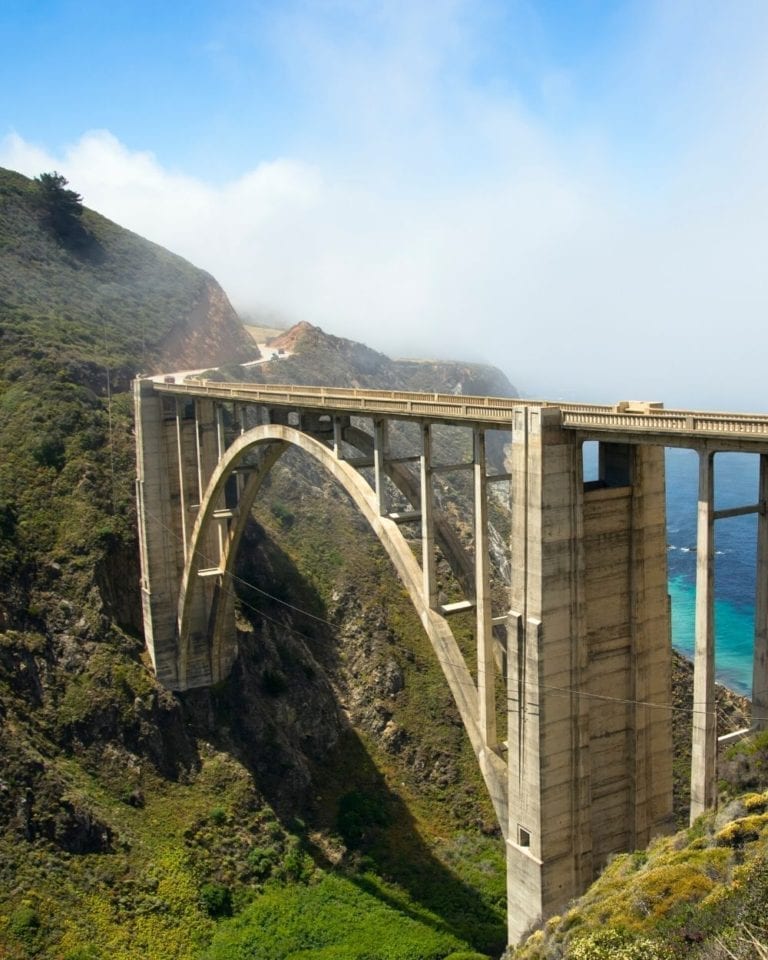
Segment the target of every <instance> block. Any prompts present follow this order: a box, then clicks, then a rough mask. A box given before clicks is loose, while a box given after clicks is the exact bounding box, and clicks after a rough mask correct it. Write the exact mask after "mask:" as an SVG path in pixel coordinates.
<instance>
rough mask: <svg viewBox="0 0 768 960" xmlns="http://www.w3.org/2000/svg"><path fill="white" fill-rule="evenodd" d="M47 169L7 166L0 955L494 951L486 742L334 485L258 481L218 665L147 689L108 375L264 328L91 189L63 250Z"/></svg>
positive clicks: (0, 190) (121, 427) (498, 871)
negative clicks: (97, 203) (480, 758)
mask: <svg viewBox="0 0 768 960" xmlns="http://www.w3.org/2000/svg"><path fill="white" fill-rule="evenodd" d="M37 190H38V188H37V186H36V185H35V184H34V183H33V182H32V181H29V180H26V179H25V178H23V177H21V176H19V175H17V174H13V173H10V172H3V173H2V174H1V175H0V203H1V204H2V206H0V444H2V449H3V451H4V456H3V460H2V463H0V535H1V536H2V540H0V567H1V568H2V570H1V573H2V576H1V577H0V721H1V723H2V725H1V726H0V955H2V956H4V957H6V956H7V957H9V958H12V960H17V958H22V957H30V956H35V957H50V958H54V957H55V958H58V960H61V958H66V960H85V958H90V960H93V958H107V957H109V958H110V960H113V958H116V960H119V958H134V957H144V956H148V957H152V958H158V960H163V958H165V957H168V958H171V957H173V958H181V957H183V958H195V957H201V956H203V955H204V954H205V955H208V953H207V952H206V951H209V954H210V956H211V957H224V956H235V955H237V953H236V951H237V950H238V949H239V947H238V946H237V944H239V943H245V942H247V941H248V940H249V938H252V936H253V930H254V929H259V930H263V929H264V927H265V924H266V925H267V926H269V924H273V923H276V922H277V919H276V918H278V916H279V917H280V920H279V926H280V929H281V931H282V932H281V934H280V937H281V938H282V939H281V940H280V943H277V942H275V943H274V944H273V945H272V947H271V948H270V949H271V952H270V953H269V954H264V955H265V956H266V955H269V956H275V957H278V956H284V955H286V953H287V952H291V951H294V952H295V951H296V950H299V949H307V948H308V946H309V944H310V943H311V944H315V945H322V944H329V945H334V944H335V945H336V946H335V947H333V950H335V951H336V952H334V953H333V955H334V956H336V957H341V956H349V957H353V956H359V946H360V944H362V943H364V942H368V943H386V944H389V945H390V946H388V947H387V956H391V957H392V958H393V960H394V958H398V957H411V956H414V957H415V956H419V957H434V958H435V960H439V958H443V957H446V956H447V955H448V954H450V953H452V952H454V951H457V950H464V951H466V950H469V949H472V948H475V949H477V948H479V949H481V950H484V951H487V952H489V953H497V952H498V950H499V949H500V947H501V945H502V944H503V941H504V864H503V848H502V846H501V843H500V840H499V837H498V832H497V831H496V829H495V827H494V822H493V815H492V812H491V810H490V805H489V803H488V801H487V799H486V798H485V794H484V790H483V787H482V784H481V782H480V779H479V775H478V773H477V771H476V768H475V763H474V758H473V757H472V754H471V750H470V749H469V747H468V746H467V744H466V743H465V738H464V736H463V732H462V728H461V726H460V724H459V721H458V717H457V715H456V712H455V710H454V708H453V705H452V702H451V699H450V695H449V693H448V691H447V688H446V686H445V684H444V682H443V680H442V676H441V673H440V671H439V667H438V665H437V664H436V663H435V662H434V660H433V657H432V654H431V650H430V649H429V648H428V644H427V642H426V640H425V639H424V637H423V635H422V634H421V628H420V626H419V625H418V621H417V620H416V618H415V615H414V614H413V612H412V610H411V607H410V604H409V602H408V601H407V599H406V597H405V596H404V593H403V591H402V589H401V588H400V586H399V584H398V583H397V582H396V581H395V579H394V578H393V577H392V575H391V573H390V571H389V565H388V562H387V560H386V558H385V556H384V554H383V552H382V550H381V548H380V547H379V545H378V542H377V541H375V540H374V539H373V538H372V536H371V535H370V534H369V533H368V532H367V531H366V530H365V529H364V528H363V527H362V526H361V522H360V520H359V518H358V517H357V516H356V515H355V513H354V511H352V510H351V508H350V506H349V504H348V503H347V502H346V500H345V499H344V497H342V496H341V495H340V494H339V493H338V492H337V491H336V490H334V489H333V488H332V487H331V486H330V485H329V484H327V483H325V482H323V483H320V484H317V483H315V482H314V478H312V477H311V476H309V475H307V477H305V479H304V480H303V481H302V482H297V480H296V478H295V475H294V476H290V475H289V474H288V473H287V472H286V471H287V469H288V466H289V464H288V463H287V462H286V468H285V470H284V471H283V472H279V471H278V472H276V473H275V475H274V476H273V478H272V481H271V484H270V490H269V496H268V497H266V498H265V499H264V502H263V503H262V504H261V506H260V511H259V514H258V517H257V519H256V520H255V521H254V523H253V525H252V527H251V529H250V530H249V531H248V536H247V539H248V547H249V549H248V550H247V551H244V552H243V557H242V558H241V567H240V575H241V578H242V580H241V584H240V593H241V601H240V614H239V629H240V632H241V636H240V648H241V651H242V653H241V657H240V660H239V661H238V664H237V666H236V668H235V670H234V671H233V674H232V675H231V677H230V678H229V679H228V680H227V682H226V683H224V684H221V685H220V686H219V687H217V688H216V689H213V690H209V691H197V692H193V693H190V694H187V695H184V696H173V695H171V694H169V693H168V692H167V691H165V690H163V689H162V688H160V687H159V686H158V685H157V684H156V683H155V681H154V679H153V677H152V674H151V672H150V671H149V670H148V664H147V659H146V656H145V654H144V650H143V643H142V640H141V636H140V610H139V596H138V570H137V549H136V542H135V516H134V501H133V481H134V464H133V438H132V422H131V414H132V411H131V407H130V403H129V399H128V395H127V393H126V392H125V391H126V388H127V386H128V383H129V380H130V377H131V376H132V375H133V374H134V373H135V372H136V371H139V370H140V371H152V370H163V369H166V370H167V369H169V368H170V369H180V368H189V367H198V366H206V365H211V364H217V363H219V362H221V360H222V359H224V358H225V357H226V358H228V359H235V360H238V359H239V360H245V359H250V358H252V357H254V356H255V350H254V347H253V342H252V341H251V340H249V339H248V338H247V337H246V336H245V334H244V333H243V331H242V329H241V328H240V326H239V325H238V323H237V320H236V318H235V316H234V314H233V313H232V311H231V309H230V308H229V307H228V305H227V303H226V298H225V297H224V295H223V294H222V293H221V291H220V290H219V288H218V287H216V285H215V283H214V281H213V280H212V279H211V278H210V277H208V276H207V275H205V274H203V273H201V272H200V271H196V270H195V269H194V268H193V267H191V266H190V265H189V264H187V263H185V262H184V261H183V260H180V259H179V258H177V257H174V256H173V255H171V254H169V253H167V252H166V251H163V250H160V249H159V248H158V247H155V246H154V245H152V244H148V243H146V242H145V241H143V240H141V238H138V237H136V236H135V235H133V234H130V233H128V232H126V231H123V230H121V228H119V227H118V226H116V225H115V224H112V223H110V222H109V221H106V220H104V219H103V218H101V217H99V216H98V215H97V214H96V213H94V212H93V211H89V210H87V209H85V210H84V211H83V212H82V219H81V223H82V225H83V229H84V230H86V231H87V233H88V235H89V237H90V239H89V240H88V241H87V243H83V244H79V245H75V246H74V247H72V248H70V247H69V246H67V243H66V242H63V241H62V239H61V238H60V237H58V236H57V235H56V234H55V232H53V231H51V229H50V224H48V223H47V222H46V218H45V215H44V212H43V211H42V210H41V207H40V205H39V198H38V196H37V193H36V191H37ZM313 336H314V337H315V338H316V340H317V344H316V346H317V347H318V349H319V350H320V352H321V353H322V351H323V349H325V350H326V352H330V353H331V354H333V353H335V352H338V351H341V352H342V353H344V352H345V351H346V352H347V353H348V354H349V356H348V357H347V360H346V361H345V362H347V367H346V368H345V376H346V377H347V380H348V381H351V380H353V379H355V378H359V377H363V376H373V375H374V374H373V372H372V371H371V370H370V369H369V368H368V366H366V363H365V359H364V358H365V356H367V355H368V354H367V352H366V348H363V347H361V346H360V345H352V344H350V342H349V341H346V342H344V344H341V341H336V340H335V339H334V338H326V337H325V335H323V334H322V333H321V332H319V331H317V332H315V333H314V334H313ZM323 345H325V346H323ZM370 353H371V354H372V353H373V352H372V351H371V352H370ZM358 354H359V356H358ZM375 356H376V357H378V358H380V355H375ZM360 357H363V360H360ZM306 362H307V363H311V359H309V358H307V360H306ZM318 362H319V361H318ZM377 362H383V360H381V359H379V360H377ZM280 363H281V364H282V361H281V362H280ZM275 366H276V367H277V370H271V369H270V368H271V367H272V364H269V363H267V364H264V365H262V366H260V367H259V368H258V369H259V370H260V371H261V373H262V375H264V376H275V377H276V376H282V375H283V372H284V370H285V367H283V366H281V365H280V366H278V365H277V364H275ZM418 366H419V370H418V373H419V375H423V370H422V369H421V367H420V365H418ZM489 375H490V374H489ZM388 376H390V379H389V380H388V381H387V383H390V382H394V380H392V379H391V378H392V377H393V376H394V374H391V375H389V374H388ZM465 376H466V374H465V370H464V367H463V366H462V367H461V368H454V367H453V366H452V365H450V364H445V365H441V368H440V376H436V377H435V379H434V381H433V384H432V385H433V388H434V389H436V390H446V389H453V388H454V387H455V385H456V383H457V382H458V380H459V379H461V378H464V377H465ZM495 376H496V377H497V378H498V377H499V375H498V374H495ZM402 382H403V383H405V382H412V381H407V380H406V379H403V380H402ZM382 385H385V384H383V383H382ZM506 389H511V388H509V387H508V386H507V388H506ZM342 545H343V546H342ZM353 545H354V546H353ZM286 604H290V605H291V606H287V605H286ZM301 611H306V612H301ZM331 904H333V908H332V909H331V906H330V905H331ZM233 913H234V914H235V917H234V919H233V920H232V921H229V920H228V919H227V918H228V917H229V916H230V915H231V914H233ZM350 937H351V938H352V939H351V941H350V939H349V938H350ZM345 938H346V942H347V947H346V948H343V947H342V943H344V942H345ZM291 945H292V946H291ZM329 949H331V946H329ZM345 950H346V952H345ZM329 956H330V954H329Z"/></svg>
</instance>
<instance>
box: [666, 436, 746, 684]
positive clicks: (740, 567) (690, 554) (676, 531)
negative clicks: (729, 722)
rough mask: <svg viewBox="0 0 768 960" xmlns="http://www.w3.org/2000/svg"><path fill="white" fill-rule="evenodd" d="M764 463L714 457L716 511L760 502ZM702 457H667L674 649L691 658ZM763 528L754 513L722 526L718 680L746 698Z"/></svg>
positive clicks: (672, 453)
mask: <svg viewBox="0 0 768 960" xmlns="http://www.w3.org/2000/svg"><path fill="white" fill-rule="evenodd" d="M757 471H758V462H757V457H756V456H754V455H750V454H735V453H728V454H717V455H716V456H715V506H716V507H718V508H723V507H737V506H745V505H747V504H752V503H755V502H756V501H757ZM697 486H698V457H697V455H696V454H695V453H694V452H693V451H690V450H668V451H667V541H668V547H669V553H668V560H669V593H670V596H671V598H672V643H673V645H674V646H675V648H676V649H678V650H680V651H681V653H684V654H686V655H687V656H692V655H693V649H694V605H695V600H696V591H695V584H696V502H697ZM756 535H757V522H756V517H755V516H754V515H751V516H744V517H732V518H730V519H727V520H718V521H717V522H716V524H715V551H716V555H715V648H716V653H715V666H716V673H717V678H718V680H720V681H721V682H722V683H725V684H727V685H728V686H729V687H731V688H732V689H734V690H737V691H739V692H740V693H745V694H747V695H749V694H750V693H751V688H752V651H753V634H754V620H755V608H754V602H755V559H756V549H757V541H756Z"/></svg>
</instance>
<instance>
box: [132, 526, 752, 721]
mask: <svg viewBox="0 0 768 960" xmlns="http://www.w3.org/2000/svg"><path fill="white" fill-rule="evenodd" d="M148 517H149V518H150V519H151V520H153V521H154V522H155V523H157V524H158V525H159V526H161V527H162V528H163V529H164V530H166V531H167V532H168V533H170V534H171V535H172V536H173V537H175V538H176V539H177V540H179V542H180V541H181V539H182V538H181V536H180V535H179V534H178V533H177V532H176V531H175V530H173V529H172V528H171V527H169V526H168V525H167V524H165V523H163V521H162V520H161V519H160V518H159V517H156V516H154V515H151V514H148ZM196 554H197V556H198V558H199V559H200V560H202V561H203V563H208V564H211V565H213V564H214V563H215V562H216V561H215V560H214V559H212V558H211V557H208V556H206V555H205V554H203V553H202V552H201V551H200V550H198V551H196ZM228 578H229V579H230V580H232V581H233V582H236V583H239V584H241V585H242V586H244V587H246V588H247V589H250V590H253V591H255V592H256V593H259V594H261V595H262V596H265V597H267V598H268V599H270V600H273V601H274V602H275V603H278V604H280V605H281V606H284V607H286V608H288V609H290V610H292V611H294V612H295V613H298V614H300V615H302V616H306V617H309V618H310V619H312V620H315V621H317V622H319V623H322V624H323V625H325V626H327V627H329V628H330V630H331V631H332V636H333V638H334V639H335V640H337V641H338V640H340V639H341V638H340V636H339V634H338V624H337V623H333V622H332V621H331V620H328V619H327V618H325V617H321V616H318V615H317V614H314V613H311V612H310V611H309V610H305V609H303V608H302V607H299V606H296V605H295V604H292V603H289V602H288V601H287V600H283V599H282V598H280V597H277V596H275V595H274V594H271V593H269V592H268V591H267V590H264V589H262V588H261V587H258V586H257V585H256V584H254V583H251V582H250V581H248V580H246V579H245V578H243V577H240V576H238V575H237V574H235V573H234V572H230V573H229V574H228ZM219 589H221V590H222V591H223V592H224V593H226V594H227V596H231V597H232V598H233V599H235V600H237V601H239V603H240V604H242V605H243V606H244V607H246V608H247V609H249V610H251V611H253V612H254V613H256V614H258V615H259V616H261V617H263V618H264V619H265V620H268V621H269V622H270V623H273V624H274V625H276V626H280V627H281V628H282V629H284V630H287V631H288V632H289V633H291V634H293V635H294V636H296V637H299V638H301V639H303V640H307V641H310V642H312V641H313V640H314V639H315V638H314V637H311V636H309V635H308V634H305V633H302V632H301V631H300V630H298V629H296V628H295V627H293V626H290V625H288V624H285V623H281V622H280V621H279V620H275V619H274V618H272V617H270V616H269V615H268V614H266V613H264V611H262V610H261V609H260V608H258V607H256V606H254V605H253V604H251V603H249V602H248V601H246V600H244V599H243V598H242V597H241V596H240V595H239V594H238V593H237V592H236V591H235V590H233V589H230V588H228V587H226V586H223V585H222V586H220V588H219ZM435 659H436V660H437V661H438V662H439V663H441V664H445V665H447V666H448V667H450V668H452V669H456V668H457V667H459V666H461V667H464V668H465V669H468V668H467V665H466V661H464V660H463V659H462V662H461V664H457V663H454V662H453V661H451V660H448V659H446V658H444V657H440V656H439V655H437V654H436V653H435ZM455 680H456V682H457V683H462V682H463V681H461V680H460V679H459V678H458V677H455ZM465 685H466V686H467V688H468V689H471V690H472V691H473V692H474V693H475V694H476V693H477V687H476V686H475V684H474V683H472V684H471V685H470V684H465ZM530 686H533V682H530V683H529V687H530ZM536 687H537V689H539V690H546V691H548V692H550V693H556V694H562V695H563V696H575V697H577V698H583V699H588V700H598V701H601V702H606V703H613V704H622V705H626V706H634V707H649V708H652V709H656V710H666V711H668V712H670V713H683V714H687V715H691V716H692V717H693V716H696V715H698V716H707V715H712V716H715V717H717V716H718V709H719V708H718V707H717V705H715V706H714V707H713V709H712V710H704V709H700V708H697V707H696V706H695V704H694V705H693V706H692V707H691V708H690V709H689V708H687V707H677V706H675V705H674V704H668V703H657V702H655V701H651V700H635V699H631V698H626V697H612V696H608V695H606V694H598V693H591V692H590V691H586V690H578V689H576V688H575V687H560V686H553V685H551V684H545V683H537V684H536ZM758 692H761V691H758ZM506 702H507V706H508V707H509V706H510V705H513V704H514V705H517V704H518V703H519V701H518V700H517V699H515V698H512V697H510V696H507V697H506ZM526 706H527V707H528V708H534V709H537V708H538V707H539V704H538V702H534V701H528V702H527V703H526ZM751 719H752V721H753V722H754V721H763V720H766V719H768V718H765V717H759V716H752V718H751Z"/></svg>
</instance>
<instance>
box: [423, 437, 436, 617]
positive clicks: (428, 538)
mask: <svg viewBox="0 0 768 960" xmlns="http://www.w3.org/2000/svg"><path fill="white" fill-rule="evenodd" d="M420 467H421V553H422V572H423V578H424V586H423V591H424V607H425V609H426V610H434V609H435V607H436V606H437V578H436V577H435V522H434V517H433V513H434V493H433V489H432V428H431V427H430V425H429V424H428V423H423V424H422V425H421V463H420Z"/></svg>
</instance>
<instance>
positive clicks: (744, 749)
mask: <svg viewBox="0 0 768 960" xmlns="http://www.w3.org/2000/svg"><path fill="white" fill-rule="evenodd" d="M764 739H765V738H764V736H763V735H758V737H757V738H755V739H754V740H752V741H744V742H742V743H741V744H740V745H739V752H740V753H748V754H752V753H753V752H754V750H755V749H756V746H755V745H756V744H757V743H760V742H762V741H764ZM732 749H734V748H732ZM766 810H768V791H765V792H761V793H754V792H753V793H749V794H746V795H743V796H741V797H738V798H736V799H733V800H731V801H730V802H728V803H727V804H726V805H725V806H724V807H723V808H722V809H721V810H720V811H719V812H718V813H711V814H707V815H705V816H702V817H700V818H699V819H698V820H697V821H696V823H695V824H694V825H693V826H692V827H690V828H689V829H686V830H683V831H681V832H680V833H678V834H676V835H675V836H672V837H663V838H660V839H658V840H656V841H654V842H653V843H652V844H651V846H650V847H649V848H648V849H647V850H646V851H641V852H637V853H633V854H623V855H621V856H617V857H615V858H614V859H613V860H612V862H611V863H610V864H609V865H608V866H607V867H606V869H605V870H604V872H603V874H602V875H601V876H600V878H599V879H598V880H597V881H596V883H594V884H593V885H592V887H591V888H590V889H589V890H588V891H587V893H586V894H585V895H584V896H583V897H582V898H581V899H580V900H578V901H576V902H575V903H573V904H572V905H571V907H570V908H569V910H568V911H567V912H566V913H565V914H564V915H563V916H562V917H554V918H552V919H551V920H550V921H549V922H548V923H547V924H546V925H545V927H544V928H543V929H542V930H540V931H538V932H537V933H535V934H534V935H533V936H532V937H530V938H529V940H528V941H527V943H526V944H525V945H523V946H522V947H521V948H520V949H518V950H517V951H515V953H514V954H513V956H514V957H516V958H519V960H523V958H525V960H534V958H535V960H544V958H547V960H555V958H560V957H562V958H567V960H601V958H603V957H619V958H633V960H634V958H643V960H644V958H648V960H676V958H684V957H686V958H687V957H692V958H701V960H716V958H717V960H724V958H726V957H736V958H737V960H742V958H743V960H746V958H748V957H749V958H751V957H754V956H756V955H759V954H755V952H754V944H753V942H752V940H751V939H750V937H751V938H755V937H757V939H758V941H759V942H763V943H765V942H766V940H768V937H767V936H766V934H768V931H767V930H766V929H765V918H764V904H765V902H766V900H767V899H768V814H766ZM745 924H746V925H747V929H748V930H751V934H750V936H746V935H745V927H744V925H745ZM725 944H727V945H728V949H729V950H731V951H732V952H731V953H730V954H729V953H727V952H725V947H724V945H725Z"/></svg>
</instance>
